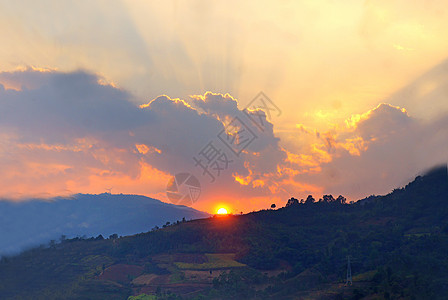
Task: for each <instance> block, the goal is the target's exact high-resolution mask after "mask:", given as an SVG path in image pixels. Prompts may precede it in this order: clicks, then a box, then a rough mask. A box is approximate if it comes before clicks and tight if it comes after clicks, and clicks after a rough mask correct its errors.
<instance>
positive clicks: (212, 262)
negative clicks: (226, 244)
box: [174, 253, 246, 270]
mask: <svg viewBox="0 0 448 300" xmlns="http://www.w3.org/2000/svg"><path fill="white" fill-rule="evenodd" d="M205 256H206V257H207V262H203V263H199V264H198V263H185V262H175V263H174V264H175V265H176V266H177V267H178V268H179V269H184V270H216V269H228V268H240V267H245V266H246V265H245V264H242V263H239V262H237V261H235V259H234V258H235V254H234V253H207V254H205Z"/></svg>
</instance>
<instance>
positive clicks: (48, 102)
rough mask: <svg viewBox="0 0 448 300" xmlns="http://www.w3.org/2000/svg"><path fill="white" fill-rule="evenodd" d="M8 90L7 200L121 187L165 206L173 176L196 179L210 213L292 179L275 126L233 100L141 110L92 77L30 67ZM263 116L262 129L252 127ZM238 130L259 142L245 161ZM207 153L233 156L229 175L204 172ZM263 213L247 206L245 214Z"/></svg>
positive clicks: (165, 103) (154, 104) (4, 125)
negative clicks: (223, 202)
mask: <svg viewBox="0 0 448 300" xmlns="http://www.w3.org/2000/svg"><path fill="white" fill-rule="evenodd" d="M0 82H7V83H8V85H9V86H15V87H16V89H5V88H4V87H3V86H0V134H1V136H2V140H1V141H2V142H1V143H0V163H1V165H2V170H3V172H1V174H0V185H1V186H2V189H1V190H2V196H8V197H11V196H14V197H19V198H20V197H22V198H23V197H29V196H36V195H48V196H54V194H60V193H68V192H70V191H71V192H74V193H78V192H85V193H86V192H89V193H93V192H103V191H104V190H105V189H106V188H110V187H112V188H113V191H114V192H123V193H129V192H131V193H136V192H138V193H142V194H145V195H149V196H157V197H158V198H162V200H166V198H165V197H162V196H163V192H164V190H165V185H166V183H167V182H168V179H169V178H170V176H171V175H174V174H176V173H179V172H190V173H193V174H194V175H195V176H196V177H197V178H199V179H200V181H201V183H202V185H203V196H202V197H201V201H202V202H201V203H198V204H197V205H199V206H203V207H205V206H206V205H208V204H207V203H211V202H213V201H215V200H216V199H217V198H220V199H227V200H228V201H232V199H235V198H238V197H243V198H244V197H247V198H248V199H250V198H254V199H255V198H257V197H258V198H260V197H265V198H266V199H265V201H270V199H269V198H270V195H271V193H272V191H278V190H279V182H280V181H281V180H283V179H284V178H286V175H284V174H282V172H280V171H279V170H281V169H282V167H281V166H282V165H283V164H284V163H285V162H286V158H287V152H286V150H284V149H282V148H281V147H280V145H279V141H280V140H279V139H278V138H277V137H276V136H275V135H274V131H273V125H272V123H270V122H268V121H267V120H266V115H265V114H264V113H263V112H262V111H249V112H247V114H245V113H243V111H242V110H241V109H240V108H238V102H237V100H236V99H234V98H233V97H231V96H230V95H227V94H226V95H222V94H216V93H210V92H208V93H206V94H204V95H193V96H191V99H189V101H190V104H189V103H187V102H186V101H184V100H182V99H171V98H170V97H168V96H166V95H162V96H159V97H157V98H155V99H153V100H151V101H149V102H148V103H145V104H142V105H140V106H138V105H135V104H134V103H133V101H134V100H135V99H133V96H132V95H131V94H129V93H128V92H126V91H124V90H121V89H118V88H117V87H115V86H113V85H108V84H105V83H104V82H103V81H102V80H101V78H99V77H98V76H96V75H94V74H90V73H87V72H84V71H77V72H71V73H64V72H58V71H55V70H39V69H35V68H28V69H23V70H19V71H15V72H3V73H0ZM248 115H249V116H250V117H252V119H251V118H249V117H248ZM235 117H236V119H235ZM255 117H256V118H258V120H261V121H262V124H263V125H264V128H263V130H260V128H259V127H257V126H256V125H255V124H254V123H253V122H252V121H253V119H254V118H255ZM234 120H237V121H239V122H240V123H238V122H237V123H232V122H235V121H234ZM235 124H237V125H238V126H239V129H238V130H243V131H244V134H246V135H247V134H249V136H247V137H249V138H250V139H248V141H249V142H250V143H247V145H245V146H244V147H242V148H241V149H237V152H238V153H234V152H232V149H233V148H232V146H235V145H232V143H231V141H236V142H239V143H241V144H243V145H244V143H245V142H244V141H243V140H244V139H246V136H242V135H241V134H239V135H238V134H237V133H238V131H231V130H229V128H231V127H232V126H233V125H235ZM233 127H234V126H233ZM233 127H232V128H233ZM235 128H236V127H235ZM235 128H233V130H234V129H235ZM243 131H241V132H243ZM207 145H209V146H210V145H211V146H213V147H215V148H216V150H217V151H219V153H220V155H225V157H224V156H216V157H219V158H220V163H221V166H220V168H221V169H218V168H217V167H216V166H217V165H214V166H213V165H210V166H208V169H207V172H205V169H203V168H202V167H201V164H205V161H206V160H205V156H204V155H203V154H204V153H203V151H201V150H204V149H205V147H207ZM229 145H230V146H229ZM240 150H241V151H240ZM224 158H226V160H227V161H226V160H224ZM195 159H196V162H195ZM199 159H202V163H201V164H198V163H197V160H199ZM215 161H216V160H215ZM208 172H210V173H208ZM209 174H211V175H213V176H214V178H213V179H214V180H212V178H211V176H209ZM243 178H244V180H243ZM212 181H213V182H212ZM284 197H286V195H285V196H284ZM257 205H258V204H257V203H255V204H254V203H252V204H248V203H244V202H242V203H240V204H239V209H248V207H254V206H257ZM261 205H262V207H265V204H264V203H263V204H261ZM206 208H208V207H206Z"/></svg>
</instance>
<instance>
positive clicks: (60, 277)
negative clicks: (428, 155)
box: [0, 167, 448, 299]
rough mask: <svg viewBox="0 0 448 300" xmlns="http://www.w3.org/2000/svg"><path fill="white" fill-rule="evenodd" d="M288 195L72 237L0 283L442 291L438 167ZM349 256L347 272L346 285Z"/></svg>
mask: <svg viewBox="0 0 448 300" xmlns="http://www.w3.org/2000/svg"><path fill="white" fill-rule="evenodd" d="M285 204H286V206H285V207H283V208H280V209H277V210H273V209H269V210H264V211H259V212H255V213H250V214H247V215H238V216H225V217H217V216H215V217H211V218H207V219H200V220H194V221H188V222H176V223H174V224H170V225H169V226H164V228H161V229H158V230H153V231H151V232H148V233H143V234H138V235H133V236H128V237H123V238H117V237H116V236H111V237H110V238H108V239H103V238H102V237H98V238H92V239H79V238H77V239H69V240H64V241H61V242H59V243H54V244H51V245H48V246H45V247H40V248H36V249H33V250H30V251H27V252H25V253H22V254H21V255H19V256H15V257H9V258H3V259H2V261H1V263H0V295H1V298H2V299H31V298H32V299H56V298H58V299H60V298H64V299H126V298H127V297H129V296H138V295H141V296H140V298H142V299H144V298H145V297H146V299H244V298H245V299H250V298H256V299H295V298H297V297H299V298H308V299H363V298H365V299H444V297H445V295H447V294H448V284H447V282H448V257H447V255H446V253H447V252H446V251H447V249H448V175H447V168H446V167H441V168H437V169H435V170H433V171H431V172H430V173H428V174H426V175H424V176H421V177H417V178H416V179H415V180H414V181H413V182H411V183H409V184H408V185H407V186H406V187H403V188H399V189H396V190H394V191H393V192H392V193H390V194H388V195H386V196H381V197H369V198H366V199H364V200H362V201H358V202H356V203H354V204H347V203H345V198H344V197H342V196H341V197H336V198H335V197H333V196H331V195H324V196H322V199H320V200H319V199H317V200H314V198H313V197H308V198H306V197H304V199H303V200H296V199H295V198H293V197H292V198H291V199H289V200H288V199H285ZM347 257H350V262H351V272H352V276H353V277H352V282H353V283H352V284H351V285H350V284H349V285H347V286H346V279H347V276H346V275H347ZM143 295H147V296H143ZM134 299H135V298H134Z"/></svg>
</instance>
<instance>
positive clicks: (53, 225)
mask: <svg viewBox="0 0 448 300" xmlns="http://www.w3.org/2000/svg"><path fill="white" fill-rule="evenodd" d="M208 216H209V215H208V214H206V213H203V212H200V211H197V210H195V209H192V208H190V207H186V206H176V205H172V204H167V203H164V202H161V201H159V200H156V199H151V198H148V197H145V196H139V195H113V194H109V193H104V194H99V195H88V194H77V195H74V196H72V197H70V198H61V197H57V198H52V199H48V200H45V201H44V200H38V199H34V200H28V201H21V202H11V201H7V200H2V201H0V236H1V239H0V255H4V254H11V253H17V252H18V251H20V250H22V249H24V248H29V247H31V246H33V247H35V246H38V245H39V244H41V243H44V244H47V243H48V242H49V241H50V240H58V239H59V238H60V237H61V235H65V236H66V237H67V238H73V237H77V236H79V237H81V236H87V237H91V236H95V237H96V236H98V235H100V234H102V235H103V236H105V237H108V236H109V235H111V234H118V235H130V234H135V233H139V232H146V231H148V230H149V229H151V228H152V227H154V226H156V225H157V226H162V225H163V224H165V223H166V222H167V221H169V222H173V221H177V220H182V218H186V219H187V220H190V219H197V218H205V217H208Z"/></svg>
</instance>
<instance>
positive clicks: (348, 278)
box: [345, 255, 353, 286]
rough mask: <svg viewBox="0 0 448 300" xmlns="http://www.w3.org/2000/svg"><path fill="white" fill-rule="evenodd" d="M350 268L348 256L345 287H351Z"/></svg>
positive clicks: (348, 256) (348, 257)
mask: <svg viewBox="0 0 448 300" xmlns="http://www.w3.org/2000/svg"><path fill="white" fill-rule="evenodd" d="M352 284H353V282H352V266H351V265H350V255H347V281H346V282H345V285H346V286H348V285H352Z"/></svg>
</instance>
